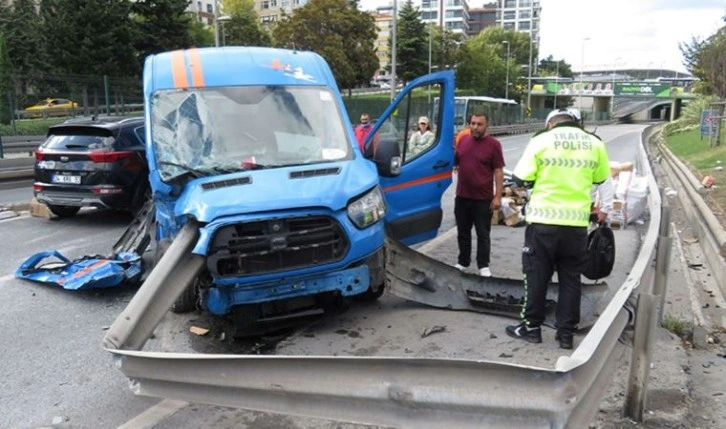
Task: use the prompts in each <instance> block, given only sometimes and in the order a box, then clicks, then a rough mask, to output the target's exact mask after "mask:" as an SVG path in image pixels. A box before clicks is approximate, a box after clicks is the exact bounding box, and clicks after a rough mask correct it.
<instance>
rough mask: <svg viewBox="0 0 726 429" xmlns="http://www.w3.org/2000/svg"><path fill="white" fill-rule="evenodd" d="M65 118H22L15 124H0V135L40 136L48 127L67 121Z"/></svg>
mask: <svg viewBox="0 0 726 429" xmlns="http://www.w3.org/2000/svg"><path fill="white" fill-rule="evenodd" d="M66 119H68V118H66V117H63V118H48V119H21V120H17V121H15V124H7V125H5V124H0V135H3V136H39V135H45V133H47V132H48V127H49V126H51V125H55V124H59V123H61V122H63V121H65V120H66Z"/></svg>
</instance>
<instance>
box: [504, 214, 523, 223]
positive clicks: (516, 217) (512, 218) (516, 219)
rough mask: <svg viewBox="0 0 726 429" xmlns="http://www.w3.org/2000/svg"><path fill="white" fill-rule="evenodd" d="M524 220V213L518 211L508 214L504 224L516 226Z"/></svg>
mask: <svg viewBox="0 0 726 429" xmlns="http://www.w3.org/2000/svg"><path fill="white" fill-rule="evenodd" d="M523 221H524V217H523V216H522V214H521V213H519V212H516V213H514V214H511V215H509V216H507V217H506V218H505V219H504V224H505V225H507V226H515V225H517V224H519V223H520V222H523Z"/></svg>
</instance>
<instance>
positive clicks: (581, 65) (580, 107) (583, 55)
mask: <svg viewBox="0 0 726 429" xmlns="http://www.w3.org/2000/svg"><path fill="white" fill-rule="evenodd" d="M588 40H590V38H589V37H584V38H583V39H582V57H581V62H580V98H579V100H578V102H577V104H578V108H579V109H580V112H582V93H583V92H585V91H584V88H583V86H582V72H583V71H584V69H585V42H587V41H588Z"/></svg>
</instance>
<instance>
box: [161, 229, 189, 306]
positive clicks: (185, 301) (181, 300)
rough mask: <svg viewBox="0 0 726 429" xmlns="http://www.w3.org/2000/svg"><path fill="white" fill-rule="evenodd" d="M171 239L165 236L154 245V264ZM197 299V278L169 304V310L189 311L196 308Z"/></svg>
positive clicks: (162, 254)
mask: <svg viewBox="0 0 726 429" xmlns="http://www.w3.org/2000/svg"><path fill="white" fill-rule="evenodd" d="M171 242H172V240H171V239H170V238H165V239H162V240H161V241H159V242H158V243H157V245H156V252H155V253H154V266H156V264H158V263H159V261H160V260H161V257H162V256H164V253H166V250H167V249H168V248H169V246H171ZM197 300H198V293H197V280H195V281H194V283H192V284H191V285H190V286H189V287H188V288H186V289H185V290H184V292H182V294H181V295H179V297H178V298H177V299H176V300H175V301H174V303H172V304H171V307H169V311H171V312H172V313H177V314H182V313H189V312H190V311H192V310H196V307H197Z"/></svg>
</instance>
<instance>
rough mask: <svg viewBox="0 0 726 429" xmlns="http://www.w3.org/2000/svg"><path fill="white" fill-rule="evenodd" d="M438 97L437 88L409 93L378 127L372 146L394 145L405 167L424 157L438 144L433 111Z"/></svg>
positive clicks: (437, 116)
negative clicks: (394, 143)
mask: <svg viewBox="0 0 726 429" xmlns="http://www.w3.org/2000/svg"><path fill="white" fill-rule="evenodd" d="M441 96H442V87H441V85H440V84H434V85H431V84H427V85H422V86H420V87H418V88H415V89H414V90H413V91H411V92H409V93H408V94H407V96H406V97H405V98H404V99H402V100H401V102H400V103H399V104H398V108H397V109H396V110H395V111H394V112H393V114H392V115H390V116H389V117H388V118H387V119H386V120H385V122H384V123H383V124H381V127H380V128H379V129H378V133H377V135H376V136H375V137H374V138H373V140H372V142H373V144H374V146H375V145H377V144H380V141H395V142H396V143H397V144H398V146H399V148H400V151H401V154H402V157H403V163H404V164H406V163H407V162H410V161H411V160H413V159H416V158H418V157H420V156H423V155H424V154H425V153H427V152H428V151H429V150H430V149H431V148H433V147H434V146H436V145H437V144H438V143H439V141H440V140H441V135H440V132H439V130H440V128H441V115H440V114H439V109H435V108H434V104H435V101H436V99H437V98H438V97H441ZM374 150H375V148H374Z"/></svg>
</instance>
